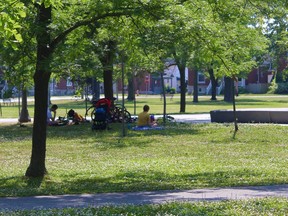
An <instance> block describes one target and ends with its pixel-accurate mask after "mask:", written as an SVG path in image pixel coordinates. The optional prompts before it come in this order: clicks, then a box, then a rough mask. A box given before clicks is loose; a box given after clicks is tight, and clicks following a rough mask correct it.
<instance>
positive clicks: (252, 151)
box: [0, 95, 288, 215]
mask: <svg viewBox="0 0 288 216" xmlns="http://www.w3.org/2000/svg"><path fill="white" fill-rule="evenodd" d="M187 99H188V98H187ZM191 100H192V98H191ZM287 100H288V97H286V96H281V97H275V96H273V97H270V96H269V97H267V96H265V97H263V96H253V95H252V96H249V95H247V96H240V97H238V98H237V104H238V108H257V107H269V108H273V107H275V108H278V107H286V105H287ZM52 102H53V103H54V102H56V103H58V104H59V105H60V108H59V111H58V114H59V115H61V116H63V115H65V112H66V109H69V108H73V109H75V110H76V111H78V112H80V113H81V112H82V111H83V112H85V103H84V102H83V101H74V100H60V101H52ZM167 102H168V109H167V110H168V112H169V113H177V112H178V110H179V98H177V97H175V98H174V99H173V101H170V100H167ZM146 103H147V104H149V105H150V106H151V112H153V113H155V114H160V113H161V112H162V109H163V107H162V104H161V101H160V98H145V97H142V98H139V99H138V100H137V113H138V112H140V110H141V109H142V106H143V105H144V104H146ZM133 105H134V104H133V102H127V103H126V107H127V108H128V110H129V111H130V112H131V113H132V114H133V109H134V107H133ZM186 108H187V112H189V113H205V112H209V110H213V109H230V108H231V104H227V103H225V102H223V100H221V99H218V101H216V102H212V101H210V100H209V97H203V98H201V101H199V103H197V104H194V103H192V102H191V101H188V100H187V106H186ZM17 110H18V107H16V106H15V107H9V108H7V107H2V112H3V113H6V112H7V113H10V114H9V116H5V117H17ZM29 112H30V115H32V114H33V106H32V104H30V106H29ZM5 115H6V114H5ZM7 115H8V114H7ZM120 126H121V125H120V124H111V127H112V130H108V131H92V130H91V123H85V124H82V125H73V126H63V127H49V128H48V133H47V158H46V167H47V169H48V172H49V174H48V175H47V176H46V177H45V178H44V179H27V178H25V177H24V174H25V171H26V169H27V167H28V165H29V161H30V156H31V143H32V141H31V140H32V138H31V137H32V124H27V125H26V127H19V125H15V124H14V125H11V124H5V125H4V124H3V125H0V164H1V172H0V196H1V197H9V196H29V195H49V194H78V193H100V192H125V191H150V190H166V189H194V188H205V187H222V186H247V185H270V184H287V183H288V166H287V162H288V157H287V155H288V144H287V143H288V136H287V130H288V128H287V127H286V126H281V125H272V124H271V125H267V124H239V132H238V133H237V135H236V138H235V139H233V138H232V137H233V131H234V127H233V124H214V123H213V124H169V125H168V126H167V128H166V129H165V130H161V131H131V130H128V131H127V136H126V137H124V138H123V137H122V136H121V128H120ZM287 204H288V201H287V199H276V198H273V199H261V200H248V201H225V202H217V203H205V202H200V203H197V204H193V203H190V204H186V203H174V204H173V203H172V204H163V205H145V206H123V207H115V208H114V207H104V208H99V209H93V208H88V209H81V210H79V209H64V210H49V211H48V212H47V211H41V212H39V211H37V212H36V211H35V212H34V213H33V211H24V212H14V213H13V214H14V215H33V214H34V215H36V214H37V215H51V214H52V215H53V214H57V215H68V214H70V215H77V214H78V215H79V214H80V215H85V214H90V213H91V214H92V215H93V214H94V215H97V214H98V215H112V214H114V215H120V214H124V215H125V214H127V215H151V214H150V212H155V215H156V214H157V213H159V215H189V213H188V212H191V213H190V215H223V212H224V215H285V213H286V214H287V207H286V206H287ZM51 212H52V213H51ZM13 214H12V213H11V212H10V213H9V214H7V215H13ZM0 215H6V213H4V212H1V211H0Z"/></svg>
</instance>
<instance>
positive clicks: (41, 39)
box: [25, 4, 51, 177]
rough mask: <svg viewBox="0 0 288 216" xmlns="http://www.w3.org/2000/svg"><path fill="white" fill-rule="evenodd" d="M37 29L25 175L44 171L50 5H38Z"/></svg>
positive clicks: (49, 72)
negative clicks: (32, 120)
mask: <svg viewBox="0 0 288 216" xmlns="http://www.w3.org/2000/svg"><path fill="white" fill-rule="evenodd" d="M37 21H38V31H37V36H36V39H37V62H36V71H35V74H34V85H35V87H34V88H35V108H34V109H35V110H34V124H33V135H32V155H31V160H30V165H29V167H28V168H27V171H26V174H25V175H26V176H27V177H43V176H44V175H45V174H46V173H47V170H46V166H45V158H46V129H47V108H48V104H47V101H48V83H49V79H50V75H51V70H50V61H51V60H50V54H51V50H50V48H49V43H50V31H49V27H48V26H49V25H50V22H51V7H48V8H46V7H45V6H44V4H41V5H39V6H38V20H37Z"/></svg>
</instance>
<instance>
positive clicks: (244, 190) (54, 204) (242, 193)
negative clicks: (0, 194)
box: [0, 185, 288, 211]
mask: <svg viewBox="0 0 288 216" xmlns="http://www.w3.org/2000/svg"><path fill="white" fill-rule="evenodd" d="M272 196H273V197H286V198H288V185H274V186H251V187H233V188H211V189H195V190H183V191H153V192H129V193H105V194H81V195H59V196H34V197H9V198H0V211H4V210H7V211H8V210H17V209H19V210H20V209H22V210H23V209H45V208H68V207H71V208H73V207H88V206H90V207H91V206H93V207H99V206H104V205H127V204H128V205H129V204H131V205H139V204H160V203H165V202H172V201H190V202H196V201H220V200H238V199H248V198H264V197H272Z"/></svg>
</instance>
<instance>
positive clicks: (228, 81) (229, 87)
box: [224, 77, 234, 102]
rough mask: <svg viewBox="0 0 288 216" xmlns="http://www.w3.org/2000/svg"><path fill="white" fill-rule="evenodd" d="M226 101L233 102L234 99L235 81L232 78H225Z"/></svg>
mask: <svg viewBox="0 0 288 216" xmlns="http://www.w3.org/2000/svg"><path fill="white" fill-rule="evenodd" d="M224 82H225V88H224V101H226V102H233V97H234V81H233V79H232V78H231V77H224Z"/></svg>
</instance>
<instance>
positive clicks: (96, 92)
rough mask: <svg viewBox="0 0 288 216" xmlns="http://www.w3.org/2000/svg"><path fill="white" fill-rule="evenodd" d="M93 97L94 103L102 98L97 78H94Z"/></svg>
mask: <svg viewBox="0 0 288 216" xmlns="http://www.w3.org/2000/svg"><path fill="white" fill-rule="evenodd" d="M92 95H93V96H92V101H96V100H98V99H99V98H100V84H99V82H98V81H97V80H96V79H95V78H92Z"/></svg>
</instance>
